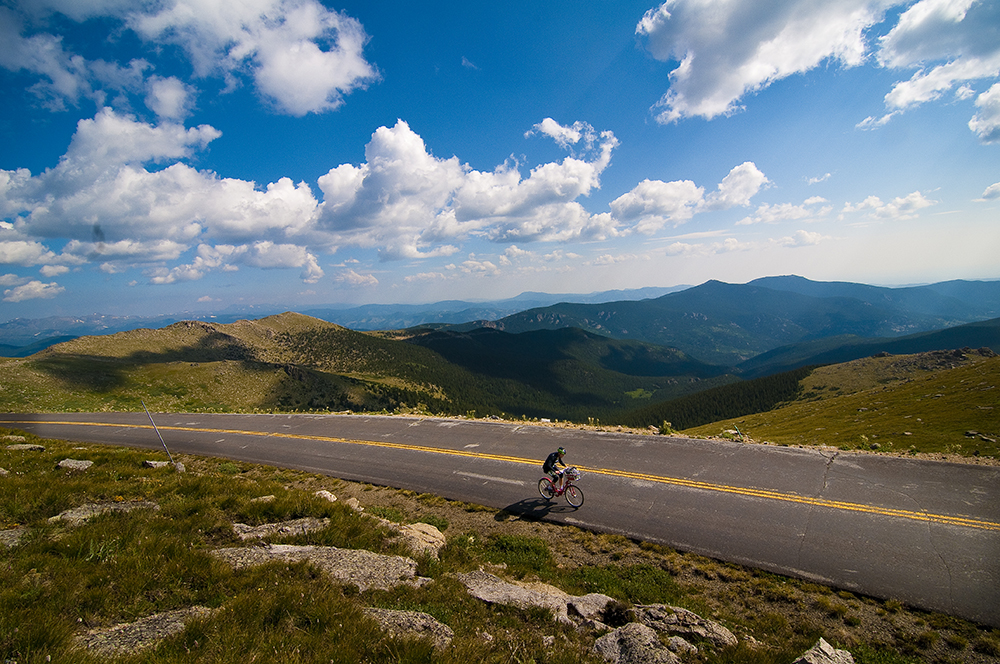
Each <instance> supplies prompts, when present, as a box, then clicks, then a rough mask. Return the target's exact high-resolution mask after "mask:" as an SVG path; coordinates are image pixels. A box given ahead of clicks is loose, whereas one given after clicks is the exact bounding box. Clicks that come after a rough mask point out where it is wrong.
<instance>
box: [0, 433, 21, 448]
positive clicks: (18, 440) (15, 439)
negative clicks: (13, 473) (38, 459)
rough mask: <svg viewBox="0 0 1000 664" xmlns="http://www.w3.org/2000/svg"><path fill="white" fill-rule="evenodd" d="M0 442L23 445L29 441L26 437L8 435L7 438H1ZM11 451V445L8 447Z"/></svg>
mask: <svg viewBox="0 0 1000 664" xmlns="http://www.w3.org/2000/svg"><path fill="white" fill-rule="evenodd" d="M0 440H3V441H6V442H8V443H23V442H25V441H26V440H27V438H25V437H24V436H15V435H14V434H7V435H6V436H0ZM7 449H10V445H8V446H7Z"/></svg>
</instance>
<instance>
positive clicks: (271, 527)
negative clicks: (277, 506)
mask: <svg viewBox="0 0 1000 664" xmlns="http://www.w3.org/2000/svg"><path fill="white" fill-rule="evenodd" d="M328 525H330V520H329V519H317V518H316V517H312V516H307V517H305V518H302V519H293V520H291V521H282V522H280V523H265V524H263V525H260V526H248V525H247V524H245V523H234V524H233V530H234V531H236V534H237V535H239V538H240V539H242V540H249V539H263V538H265V537H271V536H272V535H279V536H282V537H291V536H292V535H303V534H305V533H311V532H313V531H316V530H323V529H324V528H326V527H327V526H328Z"/></svg>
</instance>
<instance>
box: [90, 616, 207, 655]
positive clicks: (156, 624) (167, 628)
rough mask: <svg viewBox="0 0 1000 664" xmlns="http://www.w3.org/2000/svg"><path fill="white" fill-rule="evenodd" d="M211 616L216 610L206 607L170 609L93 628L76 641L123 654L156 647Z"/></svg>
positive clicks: (98, 650)
mask: <svg viewBox="0 0 1000 664" xmlns="http://www.w3.org/2000/svg"><path fill="white" fill-rule="evenodd" d="M210 615H212V610H211V609H208V608H205V607H203V606H194V607H191V608H188V609H179V610H177V611H167V612H164V613H157V614H155V615H152V616H147V617H146V618H142V619H141V620H137V621H135V622H132V623H122V624H119V625H115V626H114V627H109V628H107V629H92V630H89V631H88V632H86V633H85V634H81V635H79V636H77V638H76V641H77V643H78V644H80V645H81V646H83V647H85V648H87V649H88V650H91V651H93V652H95V653H97V654H98V655H101V656H103V657H121V656H124V655H129V654H132V653H135V652H138V651H140V650H143V649H145V648H149V647H152V646H154V645H156V644H157V643H158V642H160V641H161V640H163V639H165V638H167V637H168V636H172V635H174V634H177V633H179V632H182V631H184V628H185V626H186V624H187V622H188V621H190V620H194V619H196V618H206V617H208V616H210Z"/></svg>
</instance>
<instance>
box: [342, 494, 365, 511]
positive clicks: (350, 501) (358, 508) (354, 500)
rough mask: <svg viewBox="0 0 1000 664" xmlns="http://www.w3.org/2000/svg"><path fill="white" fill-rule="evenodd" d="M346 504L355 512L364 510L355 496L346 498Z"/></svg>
mask: <svg viewBox="0 0 1000 664" xmlns="http://www.w3.org/2000/svg"><path fill="white" fill-rule="evenodd" d="M346 505H347V506H348V507H350V508H351V509H352V510H354V511H355V512H364V511H365V508H364V507H362V506H361V503H359V502H358V499H357V498H355V497H353V496H351V497H350V498H348V499H347V503H346Z"/></svg>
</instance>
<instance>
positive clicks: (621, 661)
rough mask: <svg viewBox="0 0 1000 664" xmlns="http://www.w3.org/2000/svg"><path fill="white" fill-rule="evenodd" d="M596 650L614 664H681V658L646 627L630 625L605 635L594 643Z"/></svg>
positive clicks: (635, 624) (636, 624)
mask: <svg viewBox="0 0 1000 664" xmlns="http://www.w3.org/2000/svg"><path fill="white" fill-rule="evenodd" d="M594 650H595V651H596V652H597V654H598V655H600V656H601V657H603V658H604V661H606V662H611V663H612V664H680V661H681V660H680V658H678V657H677V655H675V654H674V653H672V652H670V650H669V649H667V647H666V646H665V645H663V643H661V642H660V638H659V636H657V634H656V632H655V631H654V630H653V629H652V628H650V627H647V626H646V625H642V624H639V623H629V624H627V625H625V626H624V627H619V628H618V629H616V630H615V631H613V632H609V633H608V634H605V635H604V636H602V637H601V638H599V639H597V642H596V643H594Z"/></svg>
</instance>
